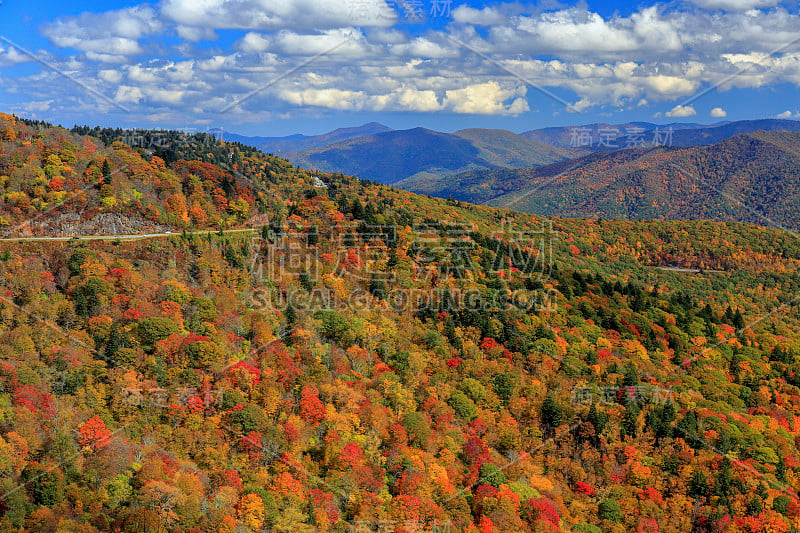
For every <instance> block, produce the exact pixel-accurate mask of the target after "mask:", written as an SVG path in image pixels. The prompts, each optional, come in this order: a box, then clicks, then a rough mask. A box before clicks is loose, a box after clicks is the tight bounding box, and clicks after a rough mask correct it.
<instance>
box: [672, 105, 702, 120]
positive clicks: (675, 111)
mask: <svg viewBox="0 0 800 533" xmlns="http://www.w3.org/2000/svg"><path fill="white" fill-rule="evenodd" d="M696 114H697V111H695V109H694V107H692V106H690V105H676V106H675V107H673V108H672V110H671V111H667V113H666V115H667V116H668V117H676V118H683V117H693V116H695V115H696Z"/></svg>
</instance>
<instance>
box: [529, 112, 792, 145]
mask: <svg viewBox="0 0 800 533" xmlns="http://www.w3.org/2000/svg"><path fill="white" fill-rule="evenodd" d="M762 130H763V131H795V132H797V131H800V121H797V120H783V119H761V120H739V121H735V122H718V123H716V124H710V125H706V124H692V123H673V124H652V123H649V122H628V123H625V124H605V123H597V124H586V125H582V126H564V127H552V128H542V129H537V130H530V131H526V132H524V133H521V134H520V135H522V136H523V137H525V138H527V139H531V140H534V141H539V142H543V143H546V144H550V145H552V146H560V147H565V148H567V147H573V148H574V147H579V148H589V149H594V150H605V151H609V150H618V149H621V148H631V147H637V146H642V145H659V144H660V145H666V146H698V145H704V144H714V143H718V142H721V141H724V140H725V139H729V138H731V137H733V136H734V135H740V134H742V133H752V132H755V131H762Z"/></svg>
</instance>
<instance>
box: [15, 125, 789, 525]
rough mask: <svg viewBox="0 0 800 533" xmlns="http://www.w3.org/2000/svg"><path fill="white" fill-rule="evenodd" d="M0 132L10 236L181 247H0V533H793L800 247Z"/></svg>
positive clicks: (715, 230)
mask: <svg viewBox="0 0 800 533" xmlns="http://www.w3.org/2000/svg"><path fill="white" fill-rule="evenodd" d="M4 119H5V121H6V122H5V125H4V128H3V129H0V132H2V136H3V140H2V141H0V175H2V181H3V191H2V194H3V196H2V197H3V203H2V206H0V207H2V213H3V216H5V217H7V223H8V226H9V227H10V228H13V227H18V226H19V225H20V224H22V222H23V221H24V220H25V219H26V217H28V218H36V216H37V214H39V213H53V212H58V213H73V212H74V213H79V214H80V216H81V217H84V216H85V217H91V216H96V214H99V213H107V212H111V213H121V214H125V215H126V216H129V217H140V218H142V219H146V220H151V221H153V222H154V223H155V222H157V223H159V224H165V225H169V226H170V227H173V228H175V230H176V231H182V230H183V229H186V232H183V233H180V234H175V235H171V236H168V237H158V238H153V239H143V240H138V241H121V242H120V241H116V242H115V241H112V240H109V241H80V240H78V241H70V242H36V241H33V242H31V241H26V242H0V294H1V295H0V339H2V341H1V342H0V350H1V351H2V357H0V382H2V392H0V500H1V503H2V504H1V505H0V515H1V516H0V531H9V532H11V531H31V532H34V531H36V532H40V531H81V532H95V531H120V532H159V531H183V532H201V531H230V532H234V531H280V532H298V531H308V532H311V531H395V532H411V531H434V530H435V531H440V532H441V531H470V532H481V533H488V532H519V531H530V532H557V531H575V532H584V533H595V532H601V531H611V532H625V531H639V532H656V531H659V532H673V531H674V532H689V531H698V532H701V531H702V532H712V531H715V532H722V531H726V532H764V533H766V532H788V531H790V530H792V529H795V528H797V527H798V525H800V502H798V499H797V494H796V490H797V488H798V486H800V450H799V449H798V446H800V438H798V437H800V419H798V415H800V361H798V359H797V357H798V354H799V353H800V341H798V338H797V331H798V327H800V320H799V319H798V314H797V310H796V304H797V299H796V298H797V295H798V290H799V289H800V274H798V270H797V267H798V264H800V241H798V239H797V238H796V237H795V236H794V235H792V234H790V233H787V232H780V231H777V230H772V229H766V228H762V227H757V226H750V225H745V224H739V223H712V222H674V221H668V222H631V221H616V222H614V221H605V220H594V219H592V220H577V219H575V220H562V219H554V220H546V219H542V218H540V217H537V216H534V215H529V214H523V213H515V212H511V211H506V210H501V209H497V208H489V207H483V206H475V205H469V204H463V203H461V202H459V201H457V200H451V201H445V200H436V199H432V198H428V197H424V196H418V195H414V194H411V193H408V192H404V191H399V190H396V189H393V188H390V187H387V186H383V185H378V184H373V183H368V182H362V181H359V180H356V179H354V178H350V177H347V176H343V175H340V174H320V175H319V178H320V179H321V181H322V182H323V183H322V184H320V183H318V182H317V181H316V180H314V179H313V178H312V177H311V176H310V175H308V174H307V173H306V172H305V171H302V170H298V169H295V168H294V167H292V166H291V165H289V164H287V163H285V162H282V161H281V160H278V159H275V158H272V157H268V156H265V155H263V154H260V153H259V152H256V151H254V150H251V149H249V148H245V147H243V146H241V145H237V144H229V143H224V142H216V141H214V142H210V141H209V143H208V144H207V145H206V144H203V142H202V139H198V138H187V137H184V136H181V135H178V134H174V135H167V134H164V133H160V134H159V135H164V136H165V137H169V140H168V141H163V142H160V147H159V150H155V149H153V148H148V147H140V148H138V149H132V148H129V147H127V146H125V145H123V144H121V143H119V141H117V139H120V138H124V137H125V136H128V135H129V134H128V133H126V132H121V131H120V132H113V131H105V132H103V131H102V130H89V131H88V133H91V135H89V136H81V135H78V134H77V133H70V132H67V131H66V130H63V129H60V128H53V127H50V126H48V125H45V124H40V123H25V124H23V123H19V122H17V121H16V120H15V119H13V117H4ZM81 131H85V130H81ZM104 140H105V141H108V142H112V141H116V143H114V144H111V145H110V146H107V145H106V144H105V141H104ZM755 141H756V139H753V141H752V142H755ZM131 142H133V141H131ZM137 143H138V144H141V145H145V144H147V143H144V142H139V141H136V142H133V144H137ZM773 146H774V145H773ZM70 154H72V155H71V156H70ZM159 154H160V155H159ZM56 159H58V162H57V161H56ZM105 161H108V166H107V170H108V172H105V171H104V170H103V169H104V167H106V165H105V163H104V162H105ZM98 165H99V170H98V171H97V172H95V171H94V170H92V171H91V172H88V169H89V168H92V169H94V168H95V167H97V166H98ZM87 172H88V174H87ZM106 175H109V176H111V178H110V183H107V181H106V179H105V176H106ZM56 179H58V180H59V181H61V182H62V184H61V186H60V187H58V182H56V183H53V182H54V180H56ZM226 183H227V184H228V185H225V184H226ZM315 185H316V186H315ZM321 185H324V186H321ZM59 189H60V190H59ZM132 190H135V191H138V192H139V193H140V195H141V196H140V197H138V198H137V196H138V195H133V197H131V196H126V194H129V193H130V191H132ZM76 191H83V192H82V193H80V196H77V198H76V200H75V201H70V198H71V196H70V194H71V193H75V192H76ZM54 192H65V193H66V194H65V195H63V196H58V195H53V193H54ZM23 199H27V203H25V202H23V201H22V200H23ZM108 199H113V200H114V201H111V200H108ZM137 202H138V203H137ZM245 204H246V205H245ZM23 207H24V209H23ZM245 207H247V209H245ZM51 209H52V210H53V211H48V210H51ZM201 212H202V213H203V214H205V216H206V218H205V219H202V217H201V216H200V213H201ZM259 216H261V217H262V218H255V219H254V218H253V217H259ZM47 218H50V216H49V215H48V217H47ZM247 220H249V221H250V222H251V223H252V222H253V221H262V220H263V223H258V224H256V225H255V226H254V231H253V232H252V233H236V234H234V233H225V232H224V230H225V228H233V227H240V226H243V225H245V224H244V223H245V221H247ZM193 228H213V229H218V228H219V229H222V231H221V232H212V233H206V234H203V235H196V234H193V233H192V232H191V231H192V229H193ZM659 267H682V268H686V269H696V270H699V271H698V272H676V271H670V270H663V269H661V268H659Z"/></svg>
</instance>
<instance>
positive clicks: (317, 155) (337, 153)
mask: <svg viewBox="0 0 800 533" xmlns="http://www.w3.org/2000/svg"><path fill="white" fill-rule="evenodd" d="M576 153H580V152H576V151H574V150H570V149H564V148H555V147H552V146H548V145H545V144H542V143H537V142H534V141H530V140H527V139H524V138H522V137H520V136H519V135H516V134H514V133H511V132H508V131H504V130H482V129H471V130H462V131H459V132H456V133H453V134H448V133H440V132H436V131H432V130H428V129H425V128H414V129H410V130H397V131H390V132H384V133H378V134H375V135H367V136H363V137H357V138H354V139H350V140H346V141H342V142H338V143H334V144H331V145H328V146H324V147H321V148H317V149H313V150H306V151H301V152H292V153H287V154H283V155H284V156H285V157H287V159H289V160H290V161H292V162H293V163H296V164H299V165H302V166H306V167H310V168H318V169H321V170H324V171H326V172H342V173H345V174H353V175H357V176H359V177H361V178H365V179H370V180H374V181H378V182H380V183H396V182H399V181H400V180H404V179H407V180H411V181H415V180H426V179H428V178H430V177H433V176H443V175H448V174H451V173H454V172H459V171H463V170H467V169H474V168H496V167H504V168H511V167H515V166H519V165H520V164H524V165H534V164H542V163H548V162H552V161H559V160H562V159H566V158H568V157H570V156H574V155H575V154H576Z"/></svg>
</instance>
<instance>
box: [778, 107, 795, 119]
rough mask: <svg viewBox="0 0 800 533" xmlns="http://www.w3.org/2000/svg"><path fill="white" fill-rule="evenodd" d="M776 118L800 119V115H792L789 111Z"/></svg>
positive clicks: (779, 114)
mask: <svg viewBox="0 0 800 533" xmlns="http://www.w3.org/2000/svg"><path fill="white" fill-rule="evenodd" d="M775 118H800V113H792V112H791V111H790V110H789V109H787V110H786V111H784V112H783V113H778V114H777V115H775Z"/></svg>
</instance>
